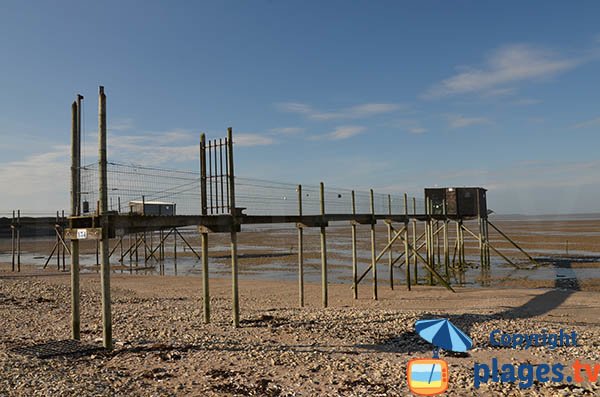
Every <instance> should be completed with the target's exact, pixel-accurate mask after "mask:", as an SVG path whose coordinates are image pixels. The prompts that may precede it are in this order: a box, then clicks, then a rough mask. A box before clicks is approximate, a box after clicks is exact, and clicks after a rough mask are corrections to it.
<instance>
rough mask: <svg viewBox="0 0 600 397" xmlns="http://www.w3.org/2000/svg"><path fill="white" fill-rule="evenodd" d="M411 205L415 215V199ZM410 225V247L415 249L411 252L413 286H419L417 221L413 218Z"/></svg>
mask: <svg viewBox="0 0 600 397" xmlns="http://www.w3.org/2000/svg"><path fill="white" fill-rule="evenodd" d="M412 203H413V215H417V199H416V198H414V197H413V199H412ZM412 224H413V227H412V246H413V247H415V250H414V251H413V255H412V262H413V273H414V275H413V277H414V280H415V285H418V284H419V274H418V263H417V220H416V218H413V221H412Z"/></svg>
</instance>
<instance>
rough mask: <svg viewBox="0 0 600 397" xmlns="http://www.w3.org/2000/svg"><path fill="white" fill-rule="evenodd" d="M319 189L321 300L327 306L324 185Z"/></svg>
mask: <svg viewBox="0 0 600 397" xmlns="http://www.w3.org/2000/svg"><path fill="white" fill-rule="evenodd" d="M320 188H321V189H320V191H321V216H322V219H321V300H322V303H323V307H327V304H328V297H327V237H326V234H325V223H324V222H325V185H324V184H323V182H321V184H320Z"/></svg>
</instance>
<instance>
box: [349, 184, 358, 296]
mask: <svg viewBox="0 0 600 397" xmlns="http://www.w3.org/2000/svg"><path fill="white" fill-rule="evenodd" d="M352 215H353V216H355V215H356V198H355V196H354V190H353V191H352ZM350 228H351V229H352V286H353V287H354V288H353V289H354V292H353V294H354V299H358V279H357V277H358V263H357V257H356V222H354V221H352V222H351V223H350Z"/></svg>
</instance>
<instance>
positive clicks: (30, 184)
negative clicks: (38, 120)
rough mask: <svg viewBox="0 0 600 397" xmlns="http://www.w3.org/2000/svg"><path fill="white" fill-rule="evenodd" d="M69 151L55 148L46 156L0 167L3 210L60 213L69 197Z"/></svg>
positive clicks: (39, 155) (58, 147)
mask: <svg viewBox="0 0 600 397" xmlns="http://www.w3.org/2000/svg"><path fill="white" fill-rule="evenodd" d="M69 153H70V147H69V146H66V145H57V146H53V147H51V148H50V150H49V151H48V152H45V153H37V154H32V155H30V156H27V157H25V158H24V159H22V160H16V161H10V162H6V163H0V185H1V186H10V187H11V189H4V190H3V192H2V201H3V205H5V206H8V208H5V209H22V210H24V211H40V210H44V211H45V210H59V209H64V207H65V203H67V202H68V201H67V200H68V197H69V166H70V163H69Z"/></svg>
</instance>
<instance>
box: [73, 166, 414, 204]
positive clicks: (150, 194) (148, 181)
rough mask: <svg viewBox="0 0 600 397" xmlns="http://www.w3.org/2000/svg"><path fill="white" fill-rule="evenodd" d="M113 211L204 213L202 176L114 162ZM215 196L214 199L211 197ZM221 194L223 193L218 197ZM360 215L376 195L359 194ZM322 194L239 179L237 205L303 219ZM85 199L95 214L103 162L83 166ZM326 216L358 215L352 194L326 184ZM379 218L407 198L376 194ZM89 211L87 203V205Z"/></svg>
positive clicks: (111, 182) (314, 188)
mask: <svg viewBox="0 0 600 397" xmlns="http://www.w3.org/2000/svg"><path fill="white" fill-rule="evenodd" d="M107 176H108V200H109V203H108V207H109V210H111V211H119V212H129V208H130V203H131V202H133V201H142V200H143V201H145V202H146V203H148V202H162V203H169V204H174V205H175V207H176V213H177V214H178V215H199V214H200V213H201V194H200V173H199V172H195V171H182V170H172V169H165V168H156V167H147V166H140V165H128V164H120V163H114V162H109V163H108V164H107ZM211 194H212V196H211ZM216 194H217V193H216V192H214V191H213V192H212V193H211V192H210V189H207V195H208V197H209V198H208V199H209V201H210V199H211V198H212V199H213V200H214V201H215V202H216V200H217V197H216ZM218 194H220V192H219V193H218ZM354 196H355V209H356V213H357V214H369V213H371V203H370V193H369V192H367V191H355V193H354ZM320 197H321V193H320V187H319V186H318V185H302V187H301V191H299V189H298V185H295V184H291V183H282V182H274V181H268V180H262V179H256V178H244V177H236V178H235V201H236V206H237V207H241V208H245V209H246V210H245V212H244V213H246V214H248V215H298V214H299V202H300V201H301V202H302V214H303V215H318V214H320V213H321V198H320ZM81 199H82V201H84V202H88V203H89V204H88V205H89V210H90V212H93V211H95V209H96V203H97V200H98V164H96V163H95V164H90V165H87V166H85V167H82V168H81ZM324 199H325V213H326V214H350V213H352V190H350V189H344V188H335V187H329V186H325V188H324ZM373 201H374V202H373V204H374V210H375V213H376V214H378V215H379V214H388V213H391V214H395V215H398V214H404V211H405V204H404V195H388V194H382V193H374V195H373ZM414 204H416V207H415V206H414V205H413V197H408V202H407V208H408V213H409V214H412V213H414V210H415V209H416V213H421V214H422V213H423V211H424V203H423V200H422V199H415V200H414ZM84 208H85V204H84Z"/></svg>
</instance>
